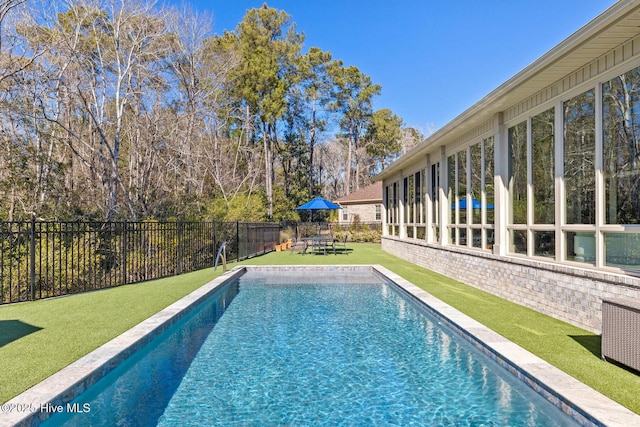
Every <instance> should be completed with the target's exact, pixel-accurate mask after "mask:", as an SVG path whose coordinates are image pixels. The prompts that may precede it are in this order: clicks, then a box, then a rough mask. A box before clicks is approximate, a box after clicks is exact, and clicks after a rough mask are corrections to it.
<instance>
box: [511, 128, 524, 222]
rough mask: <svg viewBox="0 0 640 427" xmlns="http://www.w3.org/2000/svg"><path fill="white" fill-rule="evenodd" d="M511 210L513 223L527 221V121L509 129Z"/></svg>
mask: <svg viewBox="0 0 640 427" xmlns="http://www.w3.org/2000/svg"><path fill="white" fill-rule="evenodd" d="M508 138H509V212H510V214H511V218H510V222H511V224H526V223H527V122H522V123H520V124H518V125H516V126H514V127H512V128H510V129H509V135H508Z"/></svg>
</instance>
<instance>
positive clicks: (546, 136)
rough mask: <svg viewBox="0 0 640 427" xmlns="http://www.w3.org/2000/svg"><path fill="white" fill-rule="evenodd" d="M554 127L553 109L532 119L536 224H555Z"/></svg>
mask: <svg viewBox="0 0 640 427" xmlns="http://www.w3.org/2000/svg"><path fill="white" fill-rule="evenodd" d="M554 127H555V120H554V110H553V108H552V109H550V110H547V111H545V112H544V113H542V114H538V115H537V116H535V117H533V118H532V119H531V141H532V144H531V150H532V156H533V162H532V164H533V166H532V169H533V170H532V185H533V222H534V223H536V224H554V223H555V203H554V201H555V191H554V182H555V179H554V167H553V164H554V155H553V154H554V153H553V151H554V143H553V140H554V133H553V130H554Z"/></svg>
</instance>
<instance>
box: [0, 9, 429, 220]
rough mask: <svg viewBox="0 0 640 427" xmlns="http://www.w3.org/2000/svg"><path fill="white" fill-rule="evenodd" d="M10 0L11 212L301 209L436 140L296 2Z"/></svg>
mask: <svg viewBox="0 0 640 427" xmlns="http://www.w3.org/2000/svg"><path fill="white" fill-rule="evenodd" d="M212 22H213V19H212V16H210V15H207V14H206V13H200V12H196V11H194V10H193V9H192V8H190V7H189V6H182V7H180V8H177V7H173V8H169V7H160V6H158V5H156V4H153V3H147V2H145V1H144V0H67V1H53V2H43V1H40V0H0V105H1V108H0V116H1V119H0V120H1V121H0V125H1V126H2V127H1V128H0V219H2V220H18V219H24V218H28V217H30V216H31V215H36V216H37V217H38V218H41V219H56V220H69V219H70V220H76V219H92V220H93V219H95V220H119V219H127V220H144V219H157V220H167V219H171V218H178V217H179V218H185V219H207V220H219V221H233V220H244V221H262V220H267V219H269V220H276V221H277V220H282V219H298V218H297V215H298V214H297V213H296V212H295V210H294V208H295V206H297V205H299V204H300V203H302V202H304V201H306V200H308V199H309V198H310V197H312V196H316V195H323V196H325V197H328V198H336V197H340V196H342V195H345V194H348V193H350V192H352V191H355V190H357V189H359V188H361V187H362V186H365V185H367V184H369V183H370V182H371V178H372V176H373V175H375V174H376V173H378V172H379V171H380V170H381V169H383V168H384V167H386V165H387V164H388V163H389V162H390V161H391V160H392V159H393V158H395V157H396V156H397V155H398V154H399V153H401V152H403V151H406V150H407V149H409V148H410V147H411V146H413V145H415V144H417V143H418V142H420V141H421V140H422V139H423V136H422V135H421V134H420V132H418V131H417V130H415V129H412V128H406V127H405V126H404V123H403V121H402V119H401V118H400V117H398V116H397V115H396V114H394V113H393V112H392V111H390V110H388V109H380V110H376V111H374V109H373V105H374V99H375V97H376V96H379V95H380V93H381V90H382V88H381V86H380V85H378V84H375V83H374V82H373V81H372V80H371V78H370V77H369V76H367V75H366V74H365V73H363V72H362V71H361V70H359V69H358V68H357V67H356V66H353V65H345V64H344V63H343V61H341V60H339V59H335V58H333V57H332V55H331V53H330V52H329V51H324V50H322V49H321V48H318V47H310V48H308V49H306V48H305V46H304V40H305V36H304V33H303V32H300V31H298V29H297V27H296V24H295V23H294V22H293V20H292V17H291V16H290V15H288V14H287V13H286V12H285V11H281V10H276V9H273V8H270V7H269V6H268V5H267V4H265V5H263V6H262V7H261V8H257V9H252V10H248V11H247V13H246V15H245V16H244V18H243V20H242V21H241V22H240V23H238V25H237V27H236V28H235V30H233V31H226V32H224V33H223V34H221V35H214V33H213V24H212Z"/></svg>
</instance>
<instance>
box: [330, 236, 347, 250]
mask: <svg viewBox="0 0 640 427" xmlns="http://www.w3.org/2000/svg"><path fill="white" fill-rule="evenodd" d="M348 238H349V235H348V234H345V235H344V237H343V238H342V240H338V241H337V242H334V243H333V253H334V254H336V253H337V250H338V249H340V252H341V253H342V252H344V253H345V254H347V255H349V249H347V239H348Z"/></svg>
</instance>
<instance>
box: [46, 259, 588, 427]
mask: <svg viewBox="0 0 640 427" xmlns="http://www.w3.org/2000/svg"><path fill="white" fill-rule="evenodd" d="M248 270H249V272H248V273H247V274H245V275H244V276H242V277H241V278H240V279H239V280H236V279H230V280H226V281H225V280H222V281H220V282H219V283H218V284H216V285H215V286H214V287H212V288H211V289H212V290H211V291H210V292H209V291H207V292H209V293H208V294H207V298H206V301H205V302H203V303H200V300H201V299H202V295H201V296H198V297H196V298H195V299H193V301H191V303H189V305H190V306H193V305H195V303H196V302H197V303H198V304H197V305H196V308H194V309H191V310H190V311H189V314H187V315H185V316H183V317H181V318H180V319H179V320H177V321H175V320H174V321H172V322H170V323H173V325H172V326H170V327H169V328H168V329H166V330H164V332H162V333H160V334H159V335H157V337H156V338H154V339H153V340H151V341H150V342H149V343H148V344H147V345H146V346H144V347H143V348H142V349H140V350H139V351H137V352H136V353H134V354H133V355H132V356H131V357H129V358H128V359H126V361H124V362H122V363H117V365H118V366H117V367H116V368H115V369H113V370H112V371H110V372H109V373H108V374H107V375H106V376H105V377H104V378H103V379H101V380H100V381H98V382H97V383H96V384H93V386H92V387H89V388H88V390H87V391H85V392H84V393H82V394H80V393H76V394H75V396H76V397H75V400H73V401H72V402H71V406H65V408H72V409H73V408H77V409H78V411H76V412H75V413H73V412H72V411H69V410H67V411H63V413H62V414H56V415H54V416H52V417H51V418H50V419H49V420H48V421H47V423H46V424H45V425H62V424H63V423H64V422H66V423H68V424H67V425H88V424H93V425H115V424H116V423H117V422H118V421H119V420H120V421H122V420H126V425H157V424H159V425H184V422H185V420H188V422H189V423H191V424H193V425H321V424H325V425H327V424H328V425H333V424H340V425H572V423H573V422H574V420H573V419H571V418H569V417H567V416H566V415H565V414H564V413H562V412H561V411H560V410H558V409H557V407H556V406H565V407H566V406H571V405H568V404H567V403H566V402H565V401H560V394H556V393H555V392H551V394H552V396H551V400H554V399H557V400H558V402H556V406H554V405H552V404H550V403H549V402H548V401H547V400H545V399H543V398H542V397H541V396H540V395H539V394H537V393H534V392H533V390H532V388H531V387H529V386H527V385H525V384H524V383H523V382H521V381H518V380H515V379H514V377H513V375H511V374H510V373H508V371H512V373H515V374H516V375H518V376H525V377H526V378H525V381H527V382H528V383H529V384H531V386H532V387H535V388H540V384H538V383H536V381H535V380H532V378H531V377H530V376H528V374H527V373H526V369H522V368H520V367H518V366H517V365H508V366H506V367H507V368H508V369H504V368H502V367H500V366H498V363H496V362H495V361H494V360H492V359H499V360H498V362H499V364H502V365H504V363H505V362H504V361H503V360H502V358H496V355H497V354H498V353H499V352H504V350H505V343H504V342H501V341H500V340H499V339H497V338H495V337H492V336H491V334H490V332H487V331H486V330H485V331H481V330H480V329H478V331H476V332H478V333H479V334H477V335H484V336H483V337H482V338H477V336H476V338H473V339H462V340H461V339H460V336H459V335H460V333H461V332H460V331H461V329H460V325H462V324H464V323H465V322H467V325H465V327H466V328H467V329H474V328H479V327H478V326H477V325H475V324H474V323H473V322H471V323H468V319H467V320H464V319H462V318H461V317H460V313H457V312H455V311H454V310H452V309H451V308H450V307H448V306H445V305H441V306H440V307H439V310H440V312H445V314H447V316H439V317H433V316H431V315H430V314H428V313H427V311H428V310H427V309H426V306H424V305H423V304H422V300H424V299H428V298H429V296H428V295H426V294H424V292H422V291H420V290H417V288H415V289H413V288H412V286H413V285H411V284H408V283H404V284H402V287H401V288H400V287H398V286H397V285H395V284H391V283H389V282H388V281H387V280H386V279H382V277H381V276H380V275H378V274H376V273H375V271H376V270H378V271H383V272H385V274H387V275H391V276H393V275H392V274H390V272H388V271H384V269H380V268H379V267H377V268H371V267H368V268H367V269H363V268H350V269H347V268H345V269H344V270H345V271H347V270H348V271H347V272H345V273H341V272H340V271H341V270H340V269H336V267H330V269H329V270H324V271H322V270H314V272H312V273H311V274H310V273H309V271H308V270H304V271H303V274H302V275H301V276H299V277H296V275H295V274H294V272H295V270H296V269H292V268H289V269H287V268H280V269H277V270H279V274H278V277H280V279H278V280H276V281H275V282H274V281H273V280H272V278H273V277H274V276H273V274H272V273H273V272H272V271H270V272H268V273H267V274H264V273H262V269H258V268H253V269H252V268H248ZM321 271H322V272H321ZM327 275H331V279H332V280H331V281H330V282H326V281H324V280H320V279H321V278H323V277H327ZM303 277H313V280H312V281H311V283H310V284H309V283H307V284H301V283H300V280H298V279H299V278H303ZM336 279H338V281H337V282H336V281H335V280H336ZM347 282H348V283H347ZM394 282H396V283H397V282H402V279H400V278H398V277H395V278H394ZM334 283H339V285H336V284H334ZM213 289H216V290H215V291H214V290H213ZM430 304H431V306H437V305H438V302H437V300H436V301H430ZM440 304H441V303H440ZM447 307H448V308H447ZM171 310H174V311H175V310H176V309H175V308H174V309H171ZM447 312H448V313H447ZM223 314H224V315H223ZM283 319H285V321H283ZM152 323H153V322H152ZM442 323H448V324H449V326H452V327H453V329H450V328H449V327H443V325H442ZM482 340H484V341H492V340H494V341H496V340H497V341H496V343H497V346H496V345H494V347H493V348H491V347H482V348H483V350H482V352H484V353H487V354H489V356H493V357H492V358H486V357H484V356H483V354H481V353H482V352H481V351H479V350H478V349H477V348H476V347H477V346H478V343H479V342H480V341H482ZM496 343H494V344H496ZM500 346H502V347H503V348H502V349H499V350H496V348H499V347H500ZM536 363H537V362H536ZM560 381H562V382H563V383H565V382H567V381H566V379H565V378H560ZM91 382H92V381H88V382H87V383H91ZM569 383H571V381H569ZM569 385H570V386H571V387H572V389H571V390H572V391H573V392H574V393H577V394H580V395H583V393H584V390H583V389H582V388H579V387H576V386H575V384H569ZM79 388H82V387H78V386H76V389H79ZM546 393H547V394H549V393H550V392H549V391H546ZM547 397H548V398H549V396H547ZM83 408H87V409H88V410H87V411H82V409H83ZM568 412H571V413H573V415H574V416H576V418H577V419H579V420H580V421H581V422H586V423H590V422H592V423H593V424H598V422H597V421H593V419H592V418H591V416H590V415H588V413H582V412H581V411H579V410H578V409H577V408H573V407H569V408H568ZM44 415H45V416H46V415H49V414H44ZM185 417H186V418H185ZM216 423H218V424H216Z"/></svg>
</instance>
